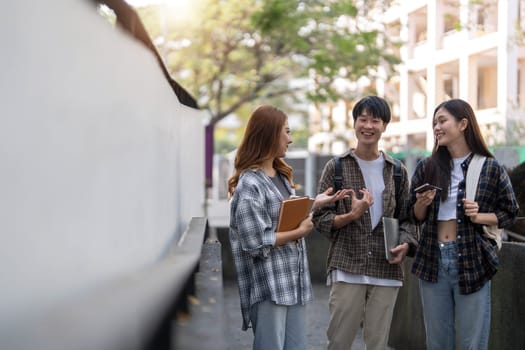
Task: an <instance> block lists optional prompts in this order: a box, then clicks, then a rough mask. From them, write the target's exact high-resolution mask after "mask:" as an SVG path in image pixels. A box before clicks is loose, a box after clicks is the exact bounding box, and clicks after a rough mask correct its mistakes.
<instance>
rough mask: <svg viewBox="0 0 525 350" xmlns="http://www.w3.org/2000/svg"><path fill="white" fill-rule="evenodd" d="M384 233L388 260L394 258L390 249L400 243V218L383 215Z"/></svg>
mask: <svg viewBox="0 0 525 350" xmlns="http://www.w3.org/2000/svg"><path fill="white" fill-rule="evenodd" d="M383 234H384V237H385V256H386V260H392V258H393V255H392V253H390V249H392V248H394V247H396V246H397V245H398V244H399V220H398V219H396V218H389V217H386V216H383Z"/></svg>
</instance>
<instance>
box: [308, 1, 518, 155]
mask: <svg viewBox="0 0 525 350" xmlns="http://www.w3.org/2000/svg"><path fill="white" fill-rule="evenodd" d="M524 22H525V1H524V0H504V1H497V0H484V1H472V0H400V1H396V2H394V5H392V6H391V7H390V8H389V9H388V10H387V11H386V12H385V13H384V14H383V23H384V26H385V28H384V30H386V31H387V33H388V34H389V38H390V39H391V40H393V41H398V42H399V43H400V47H399V49H398V50H399V51H398V52H397V53H398V54H399V56H400V57H401V60H402V63H401V64H400V65H399V66H398V69H397V74H396V75H395V76H393V77H389V78H386V74H381V72H378V75H380V76H381V75H383V77H384V78H382V79H378V80H375V81H369V82H365V84H366V83H368V84H370V85H372V86H373V87H374V88H375V89H376V90H377V92H378V94H379V95H381V96H384V97H385V98H386V99H387V100H388V101H389V102H390V104H391V106H392V110H393V119H392V122H391V123H390V125H389V127H388V129H387V131H386V133H385V137H384V140H383V141H382V145H381V146H382V148H383V149H385V150H387V151H391V152H393V153H399V152H402V153H406V152H409V153H410V152H415V153H417V152H423V153H424V152H428V151H430V150H431V149H432V146H433V141H434V139H433V134H432V128H431V124H432V122H431V120H432V116H433V111H434V108H435V107H436V106H437V105H438V104H439V103H440V102H442V101H444V100H446V99H450V98H461V99H464V100H467V101H468V102H469V103H470V104H471V105H472V107H473V108H474V110H475V112H476V115H477V116H478V120H479V122H480V124H481V128H482V131H483V133H484V135H485V139H486V140H487V143H488V144H489V146H492V147H496V148H497V147H498V146H513V147H514V148H515V150H516V152H514V153H515V154H514V153H513V154H512V155H513V158H515V160H514V161H511V162H512V163H518V162H521V161H523V160H525V152H524V149H523V147H519V146H520V144H521V146H523V145H525V143H524V141H523V139H524V138H525V131H524V130H525V117H524V116H523V112H524V109H525V69H524V68H525V50H524V47H523V38H522V36H523V33H522V32H523V29H524V28H525V23H524ZM357 84H359V82H357ZM351 107H352V105H351V101H345V102H343V101H341V102H339V103H336V104H332V105H326V106H324V107H323V108H325V110H323V111H319V110H317V111H313V112H312V117H311V131H312V135H314V136H313V137H312V139H311V140H310V144H309V149H310V151H312V152H321V153H341V152H343V151H344V150H346V149H347V148H348V146H352V143H353V139H354V136H353V130H351V126H352V117H351ZM348 129H350V130H348ZM507 148H508V147H507ZM514 165H515V164H514Z"/></svg>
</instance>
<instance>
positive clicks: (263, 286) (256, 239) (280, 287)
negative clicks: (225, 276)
mask: <svg viewBox="0 0 525 350" xmlns="http://www.w3.org/2000/svg"><path fill="white" fill-rule="evenodd" d="M279 176H280V175H279ZM281 178H282V179H283V181H284V183H285V186H286V188H287V189H288V190H289V191H290V193H292V194H294V191H293V190H292V188H291V187H290V183H289V182H288V181H287V179H286V178H285V177H284V176H281ZM282 200H283V197H282V195H281V193H280V192H279V190H278V189H277V187H276V186H275V185H274V184H273V183H272V181H271V179H270V178H269V177H268V176H266V174H265V173H264V172H263V171H262V170H247V171H245V172H244V173H243V174H241V176H240V178H239V183H238V184H237V187H236V189H235V192H234V194H233V198H232V200H231V205H230V231H229V236H230V243H231V249H232V253H233V258H234V261H235V266H236V269H237V282H238V285H239V295H240V299H241V312H242V317H243V324H242V329H243V330H246V329H248V327H249V325H250V307H251V306H252V305H254V304H255V303H257V302H260V301H264V300H271V301H273V302H275V303H276V304H279V305H297V304H304V303H306V302H308V301H311V300H312V284H311V281H310V271H309V268H308V258H307V255H306V245H305V240H304V238H301V239H299V240H297V241H293V242H288V243H286V244H284V245H281V246H278V247H273V244H274V243H275V230H276V228H277V222H278V219H279V209H280V206H281V201H282Z"/></svg>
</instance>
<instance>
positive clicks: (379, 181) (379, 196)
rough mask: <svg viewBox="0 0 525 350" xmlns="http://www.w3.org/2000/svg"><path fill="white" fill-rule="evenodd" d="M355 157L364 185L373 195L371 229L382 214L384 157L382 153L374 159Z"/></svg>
mask: <svg viewBox="0 0 525 350" xmlns="http://www.w3.org/2000/svg"><path fill="white" fill-rule="evenodd" d="M355 159H357V163H358V164H359V167H360V168H361V173H362V174H363V177H364V179H365V186H366V188H367V189H368V191H370V193H372V196H373V197H374V204H372V206H371V207H370V209H369V210H370V220H371V221H372V229H374V228H375V227H376V226H377V224H378V223H379V220H381V217H382V216H383V191H384V190H385V181H384V180H383V168H384V166H385V158H384V157H383V153H381V155H380V156H379V157H378V158H377V159H374V160H363V159H359V158H358V157H357V156H356V157H355ZM356 190H357V189H356Z"/></svg>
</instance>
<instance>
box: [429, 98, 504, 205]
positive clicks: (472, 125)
mask: <svg viewBox="0 0 525 350" xmlns="http://www.w3.org/2000/svg"><path fill="white" fill-rule="evenodd" d="M441 108H443V109H446V110H447V111H448V112H449V113H450V114H451V115H452V116H453V117H454V119H456V121H458V122H460V121H461V120H462V119H466V120H467V127H466V129H465V131H464V136H465V142H466V143H467V146H468V148H469V149H470V151H471V152H472V153H474V154H480V155H483V156H485V157H490V158H492V157H494V156H493V155H492V153H490V151H489V149H488V147H487V145H486V144H485V140H484V139H483V136H482V135H481V131H480V129H479V124H478V121H477V119H476V115H475V114H474V111H473V110H472V107H471V106H470V105H469V104H468V103H467V102H465V101H463V100H461V99H451V100H448V101H445V102H442V103H441V104H439V105H438V106H437V107H436V109H434V116H433V118H432V129H434V125H435V119H434V118H435V117H436V113H437V112H438V110H440V109H441ZM452 167H453V162H452V156H451V155H450V152H449V151H448V148H447V147H445V146H440V145H439V144H438V140H437V139H436V138H434V148H433V150H432V155H431V156H430V159H429V161H428V162H427V164H426V166H425V182H429V183H431V184H435V185H437V186H439V187H441V188H443V189H444V190H445V189H446V191H443V192H442V193H441V199H442V200H445V199H447V197H448V189H449V187H450V174H451V172H452Z"/></svg>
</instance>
